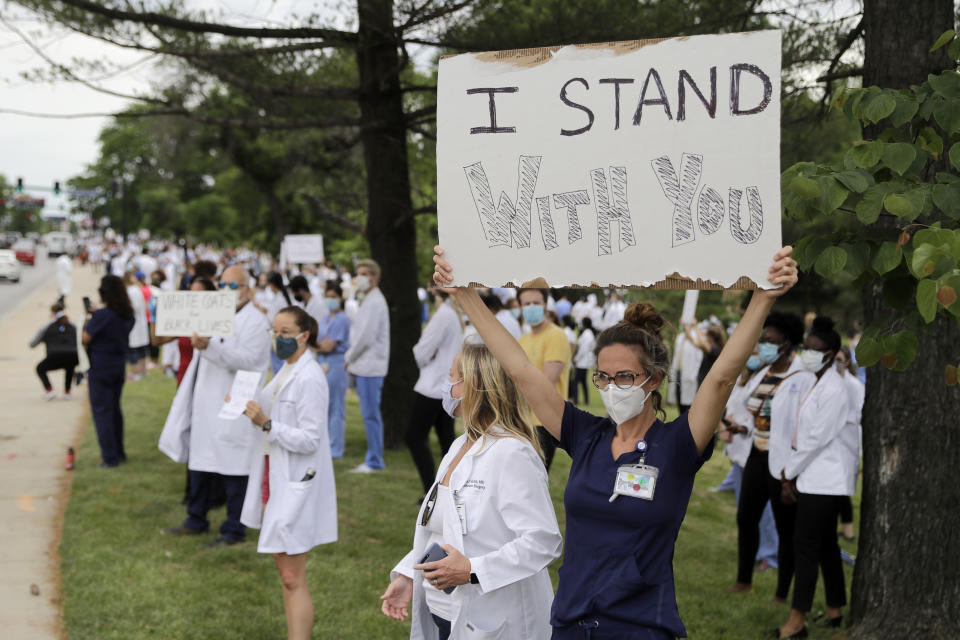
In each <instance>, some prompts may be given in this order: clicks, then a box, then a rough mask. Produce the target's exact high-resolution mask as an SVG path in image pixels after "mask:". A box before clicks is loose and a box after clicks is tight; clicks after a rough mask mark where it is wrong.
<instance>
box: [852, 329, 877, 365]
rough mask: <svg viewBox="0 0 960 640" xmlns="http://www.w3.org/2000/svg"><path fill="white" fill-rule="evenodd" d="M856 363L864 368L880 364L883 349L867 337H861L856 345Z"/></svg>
mask: <svg viewBox="0 0 960 640" xmlns="http://www.w3.org/2000/svg"><path fill="white" fill-rule="evenodd" d="M856 351H857V363H859V364H861V365H863V366H864V367H872V366H873V365H875V364H877V363H878V362H880V356H882V355H883V347H882V346H881V345H880V343H879V342H877V341H876V340H874V339H873V338H868V337H867V336H861V338H860V342H858V343H857V349H856Z"/></svg>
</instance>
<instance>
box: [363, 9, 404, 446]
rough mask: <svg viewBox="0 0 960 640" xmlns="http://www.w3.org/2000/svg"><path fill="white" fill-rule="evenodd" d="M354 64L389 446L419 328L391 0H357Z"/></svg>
mask: <svg viewBox="0 0 960 640" xmlns="http://www.w3.org/2000/svg"><path fill="white" fill-rule="evenodd" d="M357 14H358V31H357V33H358V39H359V41H358V45H357V66H358V69H359V74H360V120H361V134H360V135H361V141H362V143H363V157H364V165H365V168H366V173H367V180H366V187H367V201H368V213H367V240H368V242H369V243H370V251H371V253H372V254H373V259H374V260H376V261H377V262H378V263H379V264H380V267H381V270H382V274H381V279H380V289H381V290H382V291H383V295H384V297H386V299H387V304H388V305H389V307H390V370H389V373H388V374H387V379H386V382H385V384H384V387H383V398H382V402H381V405H380V406H381V410H382V413H383V421H384V439H385V442H386V444H387V446H389V447H396V446H399V445H400V444H401V443H402V442H403V436H404V432H405V431H406V427H407V421H408V419H409V416H410V403H411V400H412V397H413V396H412V394H413V385H414V383H415V382H416V380H417V375H418V370H417V365H416V362H415V361H414V359H413V352H412V350H411V347H412V346H413V345H414V344H415V343H416V341H417V340H418V339H419V336H420V311H419V302H418V300H417V295H416V291H417V257H416V251H415V248H416V240H417V236H416V227H415V225H414V217H413V215H412V209H413V204H412V201H411V197H410V172H409V166H408V162H407V128H406V127H407V123H406V117H405V115H404V111H403V101H402V91H401V88H400V71H401V67H402V65H401V62H400V56H399V47H400V42H399V41H398V39H397V38H398V36H397V32H396V29H395V28H394V24H393V0H359V1H358V3H357Z"/></svg>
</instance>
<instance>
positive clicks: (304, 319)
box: [277, 305, 320, 351]
mask: <svg viewBox="0 0 960 640" xmlns="http://www.w3.org/2000/svg"><path fill="white" fill-rule="evenodd" d="M281 313H289V314H290V315H292V316H293V321H294V322H295V323H296V325H297V328H298V329H300V331H306V332H307V346H308V347H309V348H310V349H312V350H314V351H317V350H319V349H320V345H319V344H317V335H318V334H319V332H320V327H319V326H318V325H317V320H316V318H314V317H313V316H312V315H310V314H309V313H307V312H306V311H304V310H303V309H302V308H301V307H297V306H295V305H290V306H289V307H284V308H283V309H280V311H278V312H277V314H281Z"/></svg>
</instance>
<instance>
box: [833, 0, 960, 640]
mask: <svg viewBox="0 0 960 640" xmlns="http://www.w3.org/2000/svg"><path fill="white" fill-rule="evenodd" d="M953 19H954V18H953V3H952V0H913V1H912V2H910V3H904V2H902V0H866V2H865V3H864V26H865V44H866V48H865V56H864V76H863V83H864V86H870V85H878V86H880V87H885V88H904V87H907V86H909V85H910V84H919V83H920V82H922V81H923V80H924V79H926V77H927V74H928V73H936V72H939V71H941V70H942V69H944V68H947V67H949V66H951V64H950V62H949V61H948V60H947V59H946V56H945V55H943V53H942V52H940V51H938V52H936V53H935V54H931V53H930V52H929V48H930V46H931V44H932V43H933V42H934V40H935V39H936V38H937V36H939V35H940V34H941V33H942V32H943V31H945V30H947V29H950V28H952V27H953ZM892 315H893V311H892V310H891V309H890V308H889V307H888V306H887V305H886V304H885V303H884V301H883V297H882V288H881V286H880V285H877V286H874V287H871V288H868V290H867V291H865V293H864V319H865V320H866V321H867V322H871V321H872V320H874V319H876V318H881V319H882V318H890V317H891V316H892ZM958 336H960V331H958V330H957V326H956V323H955V322H954V321H953V320H952V319H949V318H945V317H942V316H941V317H938V318H937V320H936V321H935V322H934V323H933V324H932V325H930V328H929V330H928V331H925V332H922V333H920V334H919V335H918V337H919V339H920V349H919V351H918V353H917V357H916V360H914V362H913V364H912V365H911V366H910V368H909V369H908V370H907V371H906V372H902V373H898V372H893V371H889V370H887V369H886V368H884V367H883V366H882V365H880V364H877V365H875V366H873V367H870V368H869V369H868V370H867V391H866V401H865V403H864V407H863V501H862V505H861V527H860V548H859V555H858V557H857V564H856V569H855V571H854V580H853V589H852V598H851V608H850V612H851V616H852V618H853V621H854V623H855V624H856V629H855V630H854V632H853V633H852V635H851V638H852V639H854V640H860V639H863V640H867V639H869V640H886V639H891V640H893V639H897V640H900V639H903V638H932V639H939V638H944V639H946V638H950V639H954V638H960V614H958V612H960V578H958V576H960V530H958V528H957V526H956V524H957V504H958V503H960V483H958V482H957V481H956V470H957V469H960V429H958V427H957V416H958V415H960V388H958V387H947V386H946V385H945V384H944V378H943V371H944V367H945V366H946V365H947V364H948V363H949V361H950V360H953V359H955V357H956V355H957V350H958V346H957V345H958V341H957V337H958Z"/></svg>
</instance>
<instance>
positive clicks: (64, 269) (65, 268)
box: [57, 253, 73, 305]
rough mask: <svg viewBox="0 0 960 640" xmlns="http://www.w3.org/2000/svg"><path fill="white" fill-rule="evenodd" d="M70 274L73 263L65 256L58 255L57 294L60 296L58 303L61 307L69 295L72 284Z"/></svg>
mask: <svg viewBox="0 0 960 640" xmlns="http://www.w3.org/2000/svg"><path fill="white" fill-rule="evenodd" d="M71 273H73V261H72V260H71V259H70V256H68V255H67V254H65V253H63V254H60V257H59V258H57V293H58V294H59V295H60V299H59V300H58V302H59V303H60V304H61V305H63V304H64V300H66V297H67V296H68V295H70V289H71V288H72V284H73V278H72V277H71V275H70V274H71Z"/></svg>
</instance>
